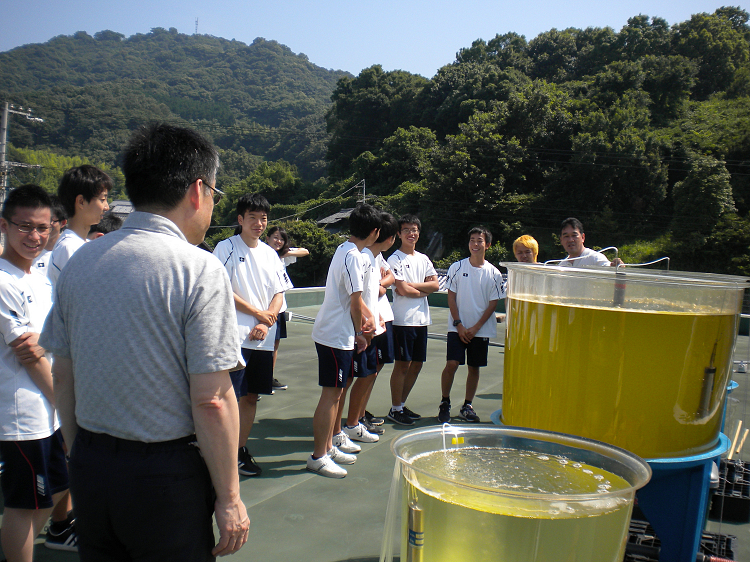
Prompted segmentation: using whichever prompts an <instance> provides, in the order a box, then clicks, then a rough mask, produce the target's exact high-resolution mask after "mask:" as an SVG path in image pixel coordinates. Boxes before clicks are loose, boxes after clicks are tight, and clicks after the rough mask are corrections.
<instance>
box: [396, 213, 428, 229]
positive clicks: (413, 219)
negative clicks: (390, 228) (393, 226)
mask: <svg viewBox="0 0 750 562" xmlns="http://www.w3.org/2000/svg"><path fill="white" fill-rule="evenodd" d="M405 224H416V225H417V230H419V231H420V232H422V221H420V220H419V217H417V215H404V216H402V217H401V218H399V219H398V229H399V230H401V227H402V226H404V225H405Z"/></svg>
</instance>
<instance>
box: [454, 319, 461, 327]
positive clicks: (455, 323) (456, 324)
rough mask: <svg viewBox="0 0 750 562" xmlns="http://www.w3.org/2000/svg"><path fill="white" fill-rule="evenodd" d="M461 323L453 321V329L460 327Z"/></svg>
mask: <svg viewBox="0 0 750 562" xmlns="http://www.w3.org/2000/svg"><path fill="white" fill-rule="evenodd" d="M460 323H461V320H454V321H453V327H454V328H455V327H456V326H458V325H459V324H460Z"/></svg>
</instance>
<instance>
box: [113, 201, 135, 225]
mask: <svg viewBox="0 0 750 562" xmlns="http://www.w3.org/2000/svg"><path fill="white" fill-rule="evenodd" d="M133 210H134V209H133V204H132V203H131V202H130V201H123V200H119V199H118V200H117V201H112V203H110V205H109V212H110V213H112V214H113V215H115V216H116V217H117V218H120V219H122V220H125V219H126V218H128V215H129V214H130V213H132V212H133Z"/></svg>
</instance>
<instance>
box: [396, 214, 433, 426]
mask: <svg viewBox="0 0 750 562" xmlns="http://www.w3.org/2000/svg"><path fill="white" fill-rule="evenodd" d="M398 224H399V232H398V237H399V238H400V239H401V247H400V248H399V249H398V250H396V251H395V252H393V254H391V257H389V258H388V265H390V266H391V270H392V271H393V276H394V277H395V279H396V288H395V290H394V291H393V339H394V343H395V347H396V362H395V364H394V366H393V372H392V373H391V404H392V406H391V410H390V412H388V419H389V420H391V421H393V422H395V423H397V424H399V425H414V422H415V421H416V420H419V419H421V418H422V416H420V415H419V414H417V413H416V412H413V411H412V410H410V409H409V408H407V407H406V399H407V398H408V397H409V393H410V392H411V389H412V388H413V387H414V383H416V382H417V377H418V376H419V372H420V371H421V370H422V364H423V363H424V361H425V360H426V359H427V326H429V325H430V324H432V321H431V320H430V307H429V304H428V303H427V295H429V294H431V293H434V292H435V291H437V290H438V289H439V284H438V279H437V272H436V271H435V268H434V267H433V265H432V262H431V261H430V258H428V257H427V256H425V255H424V254H422V253H420V252H417V251H416V246H417V241H418V240H419V233H420V231H421V230H422V223H421V222H420V220H419V219H418V218H417V217H415V216H414V215H405V216H403V217H401V218H400V219H399V220H398Z"/></svg>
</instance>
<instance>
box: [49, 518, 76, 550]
mask: <svg viewBox="0 0 750 562" xmlns="http://www.w3.org/2000/svg"><path fill="white" fill-rule="evenodd" d="M57 527H58V525H55V524H54V523H52V524H51V525H50V526H49V527H47V538H46V539H45V541H44V546H46V547H47V548H51V549H53V550H65V551H67V552H78V535H77V534H76V525H75V520H73V521H72V522H70V524H69V525H67V526H64V525H63V526H62V527H63V528H62V529H58V528H57Z"/></svg>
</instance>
